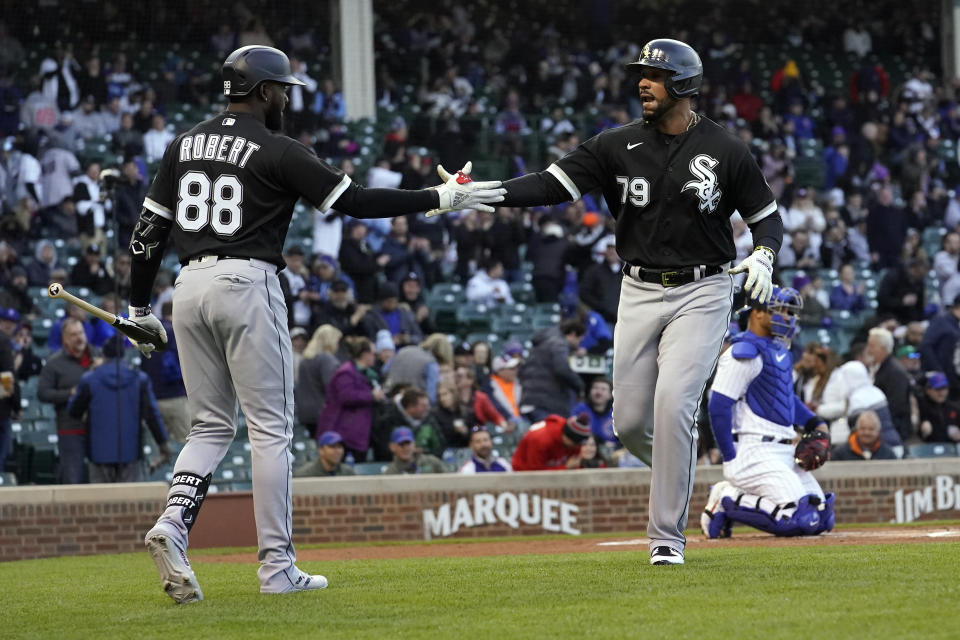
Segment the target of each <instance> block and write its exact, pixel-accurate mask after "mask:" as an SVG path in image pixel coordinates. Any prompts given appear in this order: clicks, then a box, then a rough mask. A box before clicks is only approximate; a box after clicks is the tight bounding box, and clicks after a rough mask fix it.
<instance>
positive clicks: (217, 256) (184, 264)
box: [180, 253, 279, 271]
mask: <svg viewBox="0 0 960 640" xmlns="http://www.w3.org/2000/svg"><path fill="white" fill-rule="evenodd" d="M209 257H215V258H216V259H217V260H247V261H250V260H260V258H251V257H250V256H221V255H214V254H212V253H205V254H202V255H199V256H193V257H192V258H190V259H188V260H186V261H184V262H181V263H180V266H181V267H185V266H187V265H188V264H190V262H192V261H193V260H199V259H200V258H209ZM260 261H261V262H264V263H268V261H267V260H260ZM268 264H273V263H268ZM273 267H274V268H275V269H277V271H279V268H278V267H277V265H275V264H274V265H273Z"/></svg>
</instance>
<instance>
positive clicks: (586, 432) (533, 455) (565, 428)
mask: <svg viewBox="0 0 960 640" xmlns="http://www.w3.org/2000/svg"><path fill="white" fill-rule="evenodd" d="M589 437H590V417H589V416H588V415H587V414H585V413H580V414H578V415H576V416H571V417H569V418H564V417H563V416H560V415H557V414H555V413H554V414H550V415H548V416H547V417H546V419H545V420H544V421H543V422H538V423H536V424H534V425H533V426H532V427H530V430H529V431H527V433H526V435H525V436H523V439H522V440H521V441H520V444H519V445H517V450H516V451H515V452H514V454H513V470H514V471H544V470H547V469H579V468H580V445H581V444H583V441H584V440H586V439H587V438H589Z"/></svg>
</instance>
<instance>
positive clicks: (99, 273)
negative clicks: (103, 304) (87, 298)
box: [70, 244, 113, 296]
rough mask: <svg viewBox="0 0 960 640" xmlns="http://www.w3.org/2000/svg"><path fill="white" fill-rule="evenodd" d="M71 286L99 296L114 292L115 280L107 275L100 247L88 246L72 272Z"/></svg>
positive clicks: (95, 245)
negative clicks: (83, 288)
mask: <svg viewBox="0 0 960 640" xmlns="http://www.w3.org/2000/svg"><path fill="white" fill-rule="evenodd" d="M70 284H71V285H73V286H74V287H86V288H87V289H90V291H92V292H93V293H95V294H97V295H98V296H102V295H104V294H106V293H109V292H110V291H113V278H111V277H110V274H109V273H107V269H106V267H104V266H103V262H102V260H101V256H100V245H98V244H88V245H87V248H86V249H85V250H84V252H83V259H82V260H79V261H78V262H77V264H75V265H73V269H71V270H70Z"/></svg>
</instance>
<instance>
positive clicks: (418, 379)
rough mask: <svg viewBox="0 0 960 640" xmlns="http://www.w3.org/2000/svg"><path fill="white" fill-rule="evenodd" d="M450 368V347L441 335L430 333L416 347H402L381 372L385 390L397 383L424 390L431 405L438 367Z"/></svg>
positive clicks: (434, 396) (438, 377)
mask: <svg viewBox="0 0 960 640" xmlns="http://www.w3.org/2000/svg"><path fill="white" fill-rule="evenodd" d="M381 331H383V329H381ZM451 366H453V345H451V344H450V341H449V340H447V336H445V335H444V334H442V333H432V334H430V335H429V336H427V338H426V339H425V340H424V341H423V342H421V343H420V344H418V345H417V344H410V345H407V346H405V347H403V348H401V349H400V350H399V351H398V352H397V354H396V355H395V356H394V357H393V359H392V360H391V361H390V362H389V363H388V364H386V365H384V367H383V369H382V371H383V373H385V374H386V376H387V379H386V380H387V381H386V387H387V389H392V388H394V387H396V386H397V385H400V384H406V385H409V386H412V387H416V388H417V389H423V390H424V391H426V393H427V397H428V398H430V402H431V403H433V404H436V402H437V383H438V381H439V380H440V367H451Z"/></svg>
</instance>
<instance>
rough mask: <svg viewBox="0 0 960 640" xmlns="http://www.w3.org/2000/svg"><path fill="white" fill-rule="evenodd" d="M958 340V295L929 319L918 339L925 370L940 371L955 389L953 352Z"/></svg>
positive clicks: (958, 382)
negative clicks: (919, 339)
mask: <svg viewBox="0 0 960 640" xmlns="http://www.w3.org/2000/svg"><path fill="white" fill-rule="evenodd" d="M958 341H960V295H957V296H956V297H955V298H953V302H952V304H950V306H949V307H947V308H946V309H944V311H943V312H942V313H939V314H937V315H936V316H934V318H933V319H932V320H931V321H930V325H929V326H928V327H927V331H926V333H924V334H923V339H922V340H921V341H920V359H921V364H922V365H923V369H924V370H926V371H942V372H943V373H944V374H945V375H946V376H947V380H948V381H949V383H950V388H951V390H953V391H956V390H957V389H958V388H960V379H958V375H957V373H958V372H957V368H956V366H954V364H953V354H954V351H955V350H956V348H957V342H958Z"/></svg>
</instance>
